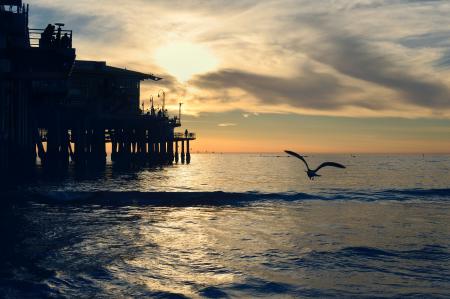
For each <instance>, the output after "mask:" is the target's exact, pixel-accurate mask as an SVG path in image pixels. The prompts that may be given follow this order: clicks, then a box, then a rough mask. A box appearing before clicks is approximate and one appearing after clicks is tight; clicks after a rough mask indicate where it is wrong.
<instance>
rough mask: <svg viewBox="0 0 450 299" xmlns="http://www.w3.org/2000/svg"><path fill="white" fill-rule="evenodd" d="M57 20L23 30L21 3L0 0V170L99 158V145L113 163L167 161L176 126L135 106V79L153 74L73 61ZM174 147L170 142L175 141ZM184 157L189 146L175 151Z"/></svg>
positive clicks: (176, 138)
mask: <svg viewBox="0 0 450 299" xmlns="http://www.w3.org/2000/svg"><path fill="white" fill-rule="evenodd" d="M63 26H64V24H61V23H56V24H55V25H52V24H49V25H47V27H46V28H45V29H29V28H28V6H25V5H24V4H22V1H20V0H0V79H1V81H0V108H1V110H0V170H1V171H2V173H4V171H7V170H10V171H14V170H15V169H21V168H22V169H23V167H24V166H25V167H32V166H33V165H34V164H35V160H36V154H37V155H38V156H39V157H40V159H41V161H42V163H43V164H44V165H48V166H65V165H67V164H68V163H69V161H73V162H75V163H76V164H78V165H85V164H99V163H105V159H106V143H111V150H112V154H111V159H112V160H113V161H117V162H125V163H128V162H133V163H139V164H143V163H172V161H173V160H175V161H178V158H179V157H178V156H179V153H178V143H179V142H181V143H182V148H183V149H184V143H185V142H186V143H188V142H189V140H193V139H195V134H189V135H183V136H181V135H180V134H178V135H177V134H175V133H174V129H175V128H176V127H179V126H180V125H181V124H180V122H179V119H177V118H176V117H173V118H170V117H169V116H168V115H167V113H166V111H164V110H161V111H159V113H147V114H144V113H143V112H142V111H141V110H140V105H139V100H140V83H141V81H143V80H153V81H158V80H161V79H162V78H160V77H157V76H154V75H153V74H145V73H140V72H136V71H130V70H126V69H121V68H116V67H112V66H109V65H107V64H106V63H105V62H99V61H82V60H77V61H76V60H75V49H74V48H72V31H70V30H63V29H62V28H63ZM174 145H175V146H174ZM36 149H37V150H36ZM185 157H186V159H187V161H188V162H189V160H190V154H189V146H187V149H186V152H185V151H184V150H183V151H182V153H181V158H182V161H184V158H185Z"/></svg>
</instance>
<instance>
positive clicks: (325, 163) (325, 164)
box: [314, 162, 345, 172]
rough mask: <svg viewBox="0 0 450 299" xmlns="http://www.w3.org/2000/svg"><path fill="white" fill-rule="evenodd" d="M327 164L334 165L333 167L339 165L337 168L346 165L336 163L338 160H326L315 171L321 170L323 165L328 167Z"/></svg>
mask: <svg viewBox="0 0 450 299" xmlns="http://www.w3.org/2000/svg"><path fill="white" fill-rule="evenodd" d="M327 166H332V167H337V168H345V166H344V165H342V164H339V163H336V162H324V163H322V164H320V165H319V167H317V168H316V169H315V170H314V172H317V171H319V169H321V168H322V167H327Z"/></svg>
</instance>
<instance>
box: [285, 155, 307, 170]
mask: <svg viewBox="0 0 450 299" xmlns="http://www.w3.org/2000/svg"><path fill="white" fill-rule="evenodd" d="M284 152H285V153H287V154H289V155H291V156H294V157H296V158H299V159H300V160H302V161H303V163H305V165H306V168H308V169H309V166H308V162H306V160H305V159H304V158H303V156H302V155H299V154H297V153H295V152H292V151H286V150H285V151H284Z"/></svg>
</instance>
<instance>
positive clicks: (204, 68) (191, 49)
mask: <svg viewBox="0 0 450 299" xmlns="http://www.w3.org/2000/svg"><path fill="white" fill-rule="evenodd" d="M155 59H156V62H157V63H158V65H160V66H161V67H162V68H164V69H165V70H167V71H168V72H169V73H170V74H171V75H173V76H175V77H176V78H177V79H178V80H179V81H181V82H186V81H187V80H189V79H190V78H191V77H192V76H193V75H196V74H201V73H206V72H209V71H212V70H214V69H215V68H216V67H217V64H218V62H217V58H216V57H215V56H214V55H213V53H212V51H211V50H210V49H208V48H207V47H206V46H203V45H200V44H195V43H192V42H186V41H183V42H171V43H168V44H166V45H163V46H161V47H159V48H158V49H157V50H156V51H155Z"/></svg>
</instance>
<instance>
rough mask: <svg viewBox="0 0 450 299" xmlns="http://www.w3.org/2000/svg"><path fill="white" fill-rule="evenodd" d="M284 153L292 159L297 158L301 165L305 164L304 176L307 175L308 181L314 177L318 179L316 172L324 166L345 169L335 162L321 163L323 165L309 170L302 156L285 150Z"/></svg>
mask: <svg viewBox="0 0 450 299" xmlns="http://www.w3.org/2000/svg"><path fill="white" fill-rule="evenodd" d="M285 152H286V153H287V154H289V155H291V156H294V157H296V158H299V159H300V160H302V161H303V163H305V165H306V169H307V170H306V171H305V172H306V174H307V175H308V178H309V179H310V180H314V177H316V176H317V177H320V175H319V174H317V172H318V171H319V169H321V168H323V167H326V166H332V167H337V168H345V166H344V165H342V164H339V163H336V162H323V163H322V164H320V165H319V166H318V167H317V168H316V169H310V168H309V165H308V162H306V160H305V157H304V156H302V155H299V154H297V153H295V152H292V151H286V150H285Z"/></svg>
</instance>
